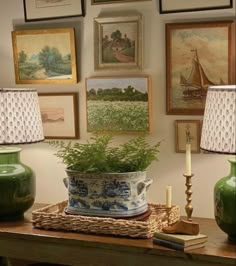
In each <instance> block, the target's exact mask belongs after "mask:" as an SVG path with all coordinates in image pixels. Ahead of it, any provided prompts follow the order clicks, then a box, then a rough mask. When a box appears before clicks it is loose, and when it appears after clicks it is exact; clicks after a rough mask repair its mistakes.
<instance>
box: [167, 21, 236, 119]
mask: <svg viewBox="0 0 236 266" xmlns="http://www.w3.org/2000/svg"><path fill="white" fill-rule="evenodd" d="M234 82H235V22H233V21H219V22H200V23H177V24H175V23H174V24H172V23H171V24H166V90H167V91H166V95H167V99H166V106H167V114H174V115H202V114H203V113H204V107H205V100H206V94H207V88H208V87H209V86H211V85H223V84H234Z"/></svg>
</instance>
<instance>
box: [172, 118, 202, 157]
mask: <svg viewBox="0 0 236 266" xmlns="http://www.w3.org/2000/svg"><path fill="white" fill-rule="evenodd" d="M201 128H202V121H201V120H175V152H177V153H184V152H186V135H187V133H189V136H190V144H191V152H192V153H200V140H201Z"/></svg>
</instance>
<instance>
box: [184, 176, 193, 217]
mask: <svg viewBox="0 0 236 266" xmlns="http://www.w3.org/2000/svg"><path fill="white" fill-rule="evenodd" d="M184 176H185V178H186V183H185V185H186V190H185V194H186V195H187V198H186V200H187V204H186V206H185V211H186V214H187V220H188V221H190V222H191V221H192V213H193V206H192V194H193V191H192V190H191V187H192V182H191V179H192V177H193V174H191V175H186V174H184Z"/></svg>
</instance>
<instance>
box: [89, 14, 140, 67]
mask: <svg viewBox="0 0 236 266" xmlns="http://www.w3.org/2000/svg"><path fill="white" fill-rule="evenodd" d="M94 38H95V42H94V51H95V57H94V65H95V70H102V69H104V70H106V69H124V68H125V69H127V68H129V69H140V68H142V16H141V15H135V16H128V17H113V18H107V17H98V18H95V19H94Z"/></svg>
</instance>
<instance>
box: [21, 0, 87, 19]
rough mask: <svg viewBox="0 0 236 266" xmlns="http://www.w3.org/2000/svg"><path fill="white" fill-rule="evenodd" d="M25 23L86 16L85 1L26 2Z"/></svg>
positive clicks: (27, 0) (26, 0)
mask: <svg viewBox="0 0 236 266" xmlns="http://www.w3.org/2000/svg"><path fill="white" fill-rule="evenodd" d="M24 13H25V21H26V22H28V21H38V20H48V19H57V18H67V17H76V16H84V0H24Z"/></svg>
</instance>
